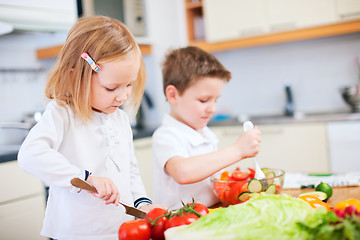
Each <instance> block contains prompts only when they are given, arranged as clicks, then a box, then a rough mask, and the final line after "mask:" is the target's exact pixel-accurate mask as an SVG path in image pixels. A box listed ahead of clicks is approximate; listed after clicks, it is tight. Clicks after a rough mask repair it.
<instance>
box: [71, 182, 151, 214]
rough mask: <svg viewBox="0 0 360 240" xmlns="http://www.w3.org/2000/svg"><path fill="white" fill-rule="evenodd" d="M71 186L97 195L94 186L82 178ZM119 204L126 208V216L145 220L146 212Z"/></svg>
mask: <svg viewBox="0 0 360 240" xmlns="http://www.w3.org/2000/svg"><path fill="white" fill-rule="evenodd" d="M71 184H72V185H73V186H74V187H78V188H81V189H85V190H87V191H90V192H94V193H97V190H96V189H95V188H94V187H93V186H91V185H90V184H89V183H87V182H85V181H84V180H82V179H80V178H73V179H72V180H71ZM119 203H120V204H121V205H123V206H124V207H125V212H126V214H129V215H131V216H134V217H137V218H145V215H146V213H145V212H143V211H141V210H139V209H137V208H134V207H130V206H128V205H126V204H124V203H121V202H119Z"/></svg>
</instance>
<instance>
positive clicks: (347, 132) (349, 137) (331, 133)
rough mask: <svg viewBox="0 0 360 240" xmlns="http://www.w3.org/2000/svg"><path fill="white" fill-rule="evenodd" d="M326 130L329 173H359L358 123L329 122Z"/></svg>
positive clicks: (359, 139) (359, 141) (359, 128)
mask: <svg viewBox="0 0 360 240" xmlns="http://www.w3.org/2000/svg"><path fill="white" fill-rule="evenodd" d="M326 128H327V132H328V144H329V155H330V169H331V172H334V173H344V172H350V171H360V158H359V156H360V148H359V146H360V121H338V122H329V123H327V125H326Z"/></svg>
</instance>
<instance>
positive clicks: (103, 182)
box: [87, 176, 120, 206]
mask: <svg viewBox="0 0 360 240" xmlns="http://www.w3.org/2000/svg"><path fill="white" fill-rule="evenodd" d="M87 182H89V183H90V184H91V185H93V186H94V187H95V188H96V190H97V193H91V194H93V195H94V196H95V197H97V198H100V199H103V200H104V201H105V204H111V203H113V204H115V205H116V206H118V205H119V201H120V194H119V190H118V189H117V187H116V186H115V184H114V183H113V181H112V180H111V179H109V178H104V177H95V176H89V177H88V179H87Z"/></svg>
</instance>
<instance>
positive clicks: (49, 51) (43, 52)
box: [36, 44, 152, 59]
mask: <svg viewBox="0 0 360 240" xmlns="http://www.w3.org/2000/svg"><path fill="white" fill-rule="evenodd" d="M139 47H140V51H141V53H142V54H143V55H149V54H151V53H152V48H151V45H150V44H140V45H139ZM61 49H62V45H58V46H53V47H47V48H41V49H38V50H36V57H37V59H48V58H56V57H57V56H58V54H59V53H60V51H61Z"/></svg>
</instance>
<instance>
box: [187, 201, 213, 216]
mask: <svg viewBox="0 0 360 240" xmlns="http://www.w3.org/2000/svg"><path fill="white" fill-rule="evenodd" d="M188 208H190V209H193V210H194V211H195V212H197V213H198V214H200V215H201V216H205V215H206V214H208V213H209V209H208V208H207V207H206V206H205V205H204V204H202V203H196V202H194V203H188V204H186V205H185V206H184V207H183V209H184V210H185V211H186V210H187V209H188Z"/></svg>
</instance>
